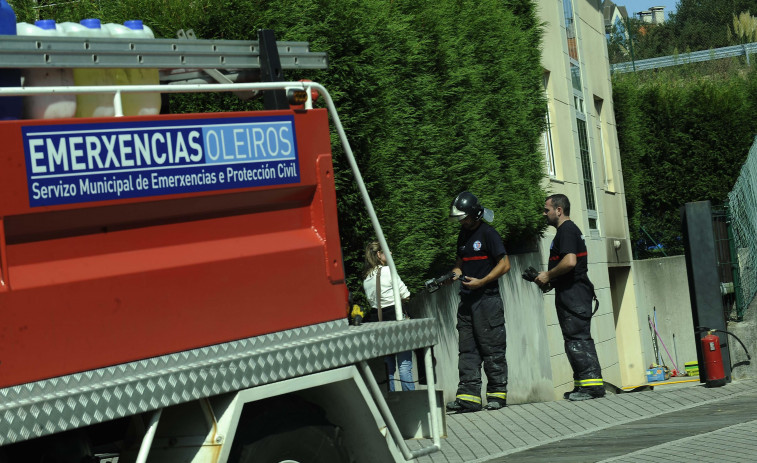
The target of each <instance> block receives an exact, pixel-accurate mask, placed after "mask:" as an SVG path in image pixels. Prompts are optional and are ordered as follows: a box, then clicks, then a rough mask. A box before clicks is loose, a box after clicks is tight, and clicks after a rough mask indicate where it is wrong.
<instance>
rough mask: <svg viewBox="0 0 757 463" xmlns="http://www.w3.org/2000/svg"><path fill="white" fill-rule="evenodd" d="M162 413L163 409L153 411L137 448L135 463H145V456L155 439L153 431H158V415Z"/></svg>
mask: <svg viewBox="0 0 757 463" xmlns="http://www.w3.org/2000/svg"><path fill="white" fill-rule="evenodd" d="M162 413H163V409H162V408H161V409H158V410H155V412H154V413H153V414H152V416H151V417H150V425H149V427H148V428H147V432H146V433H145V437H144V438H142V445H140V446H139V454H138V455H137V463H145V462H146V461H147V456H148V455H149V453H150V447H152V441H153V439H155V431H156V430H157V429H158V422H160V415H161V414H162Z"/></svg>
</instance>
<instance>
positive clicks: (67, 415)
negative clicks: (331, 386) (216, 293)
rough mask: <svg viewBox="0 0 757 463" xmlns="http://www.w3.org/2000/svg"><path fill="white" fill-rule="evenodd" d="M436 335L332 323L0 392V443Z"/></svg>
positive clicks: (420, 326) (420, 327) (427, 325)
mask: <svg viewBox="0 0 757 463" xmlns="http://www.w3.org/2000/svg"><path fill="white" fill-rule="evenodd" d="M436 330H437V327H436V322H435V320H433V319H413V320H403V321H391V322H382V323H366V324H364V325H361V326H357V327H352V326H348V325H347V322H346V321H345V320H339V321H334V322H328V323H321V324H318V325H312V326H306V327H303V328H297V329H293V330H287V331H282V332H278V333H272V334H267V335H264V336H257V337H253V338H247V339H242V340H239V341H233V342H228V343H223V344H218V345H213V346H209V347H203V348H200V349H194V350H189V351H185V352H179V353H176V354H170V355H164V356H161V357H155V358H150V359H146V360H140V361H137V362H131V363H127V364H123V365H116V366H112V367H107V368H101V369H98V370H92V371H87V372H83V373H77V374H73V375H68V376H62V377H58V378H52V379H48V380H44V381H38V382H34V383H28V384H23V385H20V386H14V387H9V388H4V389H0V445H6V444H10V443H13V442H18V441H23V440H28V439H32V438H35V437H39V436H43V435H47V434H53V433H56V432H61V431H65V430H68V429H74V428H77V427H81V426H86V425H91V424H96V423H100V422H103V421H108V420H113V419H116V418H122V417H125V416H130V415H134V414H137V413H142V412H146V411H150V410H156V409H159V408H163V407H167V406H171V405H176V404H179V403H183V402H189V401H192V400H197V399H202V398H206V397H210V396H214V395H218V394H224V393H227V392H233V391H238V390H241V389H247V388H250V387H254V386H260V385H263V384H268V383H273V382H277V381H283V380H286V379H289V378H294V377H298V376H303V375H307V374H311V373H316V372H319V371H324V370H328V369H332V368H337V367H342V366H345V365H352V364H355V363H357V362H360V361H363V360H367V359H371V358H378V357H382V356H384V355H386V354H390V353H396V352H403V351H407V350H412V349H416V348H419V347H427V346H431V345H434V344H436V340H437V333H436Z"/></svg>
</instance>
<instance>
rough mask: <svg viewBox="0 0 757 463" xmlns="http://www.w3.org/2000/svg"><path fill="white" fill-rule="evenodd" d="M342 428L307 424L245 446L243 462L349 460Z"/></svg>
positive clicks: (332, 462)
mask: <svg viewBox="0 0 757 463" xmlns="http://www.w3.org/2000/svg"><path fill="white" fill-rule="evenodd" d="M340 437H341V436H340V433H339V428H337V427H335V426H329V425H322V426H303V427H300V428H295V429H289V430H285V431H282V432H277V433H274V434H271V435H268V436H265V437H263V438H261V439H259V440H257V441H255V442H252V443H250V444H247V445H245V446H244V447H242V453H241V455H240V458H239V463H253V462H255V463H347V462H348V461H349V460H348V458H347V455H346V452H345V451H344V448H343V447H342V444H341V438H340Z"/></svg>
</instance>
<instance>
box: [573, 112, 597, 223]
mask: <svg viewBox="0 0 757 463" xmlns="http://www.w3.org/2000/svg"><path fill="white" fill-rule="evenodd" d="M576 125H577V127H578V149H579V151H580V154H581V173H582V174H583V181H584V194H585V195H586V209H587V212H588V216H589V228H591V229H597V203H596V200H595V199H594V178H593V176H592V173H591V153H590V152H589V137H588V133H587V131H586V121H585V120H583V119H582V118H580V117H579V118H576Z"/></svg>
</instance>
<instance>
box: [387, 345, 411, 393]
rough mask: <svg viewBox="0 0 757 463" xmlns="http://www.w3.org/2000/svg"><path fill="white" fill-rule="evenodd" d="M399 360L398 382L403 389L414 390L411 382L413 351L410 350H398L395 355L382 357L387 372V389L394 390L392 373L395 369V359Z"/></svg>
mask: <svg viewBox="0 0 757 463" xmlns="http://www.w3.org/2000/svg"><path fill="white" fill-rule="evenodd" d="M398 359H399V362H400V382H401V383H402V390H403V391H414V390H415V383H413V353H412V352H411V351H407V352H400V353H398V354H395V355H387V356H386V357H384V361H385V362H386V369H387V371H388V373H389V390H390V391H394V373H395V372H396V371H397V360H398Z"/></svg>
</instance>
